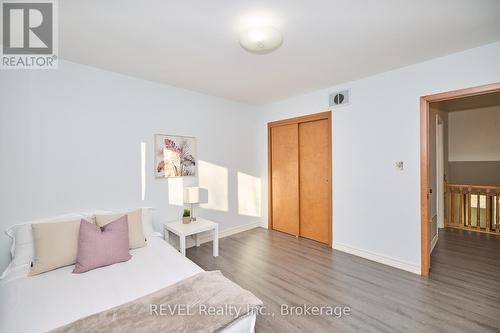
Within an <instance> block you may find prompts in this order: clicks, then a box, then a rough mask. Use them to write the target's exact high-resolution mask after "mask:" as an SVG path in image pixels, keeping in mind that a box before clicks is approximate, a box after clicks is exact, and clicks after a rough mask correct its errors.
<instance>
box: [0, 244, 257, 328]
mask: <svg viewBox="0 0 500 333" xmlns="http://www.w3.org/2000/svg"><path fill="white" fill-rule="evenodd" d="M130 253H131V254H132V256H133V257H132V259H131V260H129V261H127V262H124V263H119V264H115V265H111V266H107V267H102V268H99V269H95V270H92V271H89V272H87V273H84V274H72V273H71V272H72V269H73V267H74V266H67V267H63V268H59V269H56V270H53V271H50V272H47V273H44V274H40V275H36V276H32V277H28V276H27V275H28V272H29V266H24V267H18V268H15V269H13V270H10V271H9V272H8V274H6V276H5V277H4V278H3V279H2V280H0V332H16V333H22V332H30V333H31V332H47V331H50V330H52V329H56V328H58V327H61V326H63V325H66V324H69V323H71V322H73V321H75V320H78V319H80V318H83V317H86V316H89V315H92V314H95V313H99V312H101V311H105V310H107V309H110V308H112V307H115V306H117V305H120V304H123V303H126V302H129V301H132V300H135V299H137V298H140V297H142V296H144V295H147V294H150V293H152V292H155V291H157V290H160V289H162V288H165V287H167V286H170V285H173V284H175V283H177V282H179V281H182V280H184V279H186V278H188V277H191V276H193V275H195V274H197V273H199V272H202V271H203V270H202V269H201V268H200V267H199V266H197V265H196V264H195V263H193V262H192V261H190V260H189V259H187V258H185V257H184V256H182V255H181V254H180V253H179V252H178V251H177V250H176V249H174V248H173V247H172V246H171V245H169V244H167V243H166V242H165V241H164V240H163V239H162V238H161V237H158V236H149V237H148V238H147V246H146V247H143V248H139V249H135V250H131V252H130ZM255 320H256V316H255V314H250V315H248V316H246V317H242V318H240V319H238V320H235V321H234V322H232V323H231V324H230V325H229V326H227V327H225V328H224V329H223V330H222V331H223V332H224V333H240V332H253V331H254V327H255Z"/></svg>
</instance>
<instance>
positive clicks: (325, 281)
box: [187, 228, 500, 333]
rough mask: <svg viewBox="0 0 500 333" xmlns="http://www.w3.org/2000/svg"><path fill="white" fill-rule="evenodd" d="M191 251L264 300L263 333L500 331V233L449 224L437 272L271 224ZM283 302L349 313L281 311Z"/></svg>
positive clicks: (435, 262) (435, 256) (259, 328)
mask: <svg viewBox="0 0 500 333" xmlns="http://www.w3.org/2000/svg"><path fill="white" fill-rule="evenodd" d="M219 254H220V256H219V257H217V258H214V257H212V245H211V243H205V244H203V245H202V246H200V247H199V248H196V247H194V248H190V249H188V250H187V256H188V257H189V258H190V259H191V260H193V261H194V262H195V263H197V264H198V265H199V266H201V267H202V268H203V269H205V270H221V271H222V272H223V274H224V275H225V276H226V277H228V278H229V279H231V280H232V281H234V282H236V283H238V284H239V285H241V286H242V287H243V288H245V289H248V290H250V291H252V292H253V293H254V294H255V295H256V296H257V297H259V298H260V299H262V301H263V302H264V305H265V307H266V311H267V312H268V313H274V314H275V315H274V316H272V315H268V316H263V315H259V316H258V317H257V324H256V332H280V333H281V332H426V333H430V332H500V237H499V236H494V235H486V234H478V233H473V232H467V231H463V230H453V229H442V230H440V232H439V242H438V244H437V245H436V248H435V249H434V251H433V253H432V260H431V266H432V268H431V275H430V278H429V279H426V278H421V277H420V276H418V275H416V274H412V273H408V272H405V271H402V270H399V269H396V268H392V267H389V266H385V265H382V264H378V263H375V262H372V261H369V260H365V259H362V258H359V257H356V256H353V255H349V254H346V253H343V252H340V251H336V250H333V249H331V248H329V247H327V246H325V245H322V244H319V243H316V242H314V241H310V240H307V239H302V238H295V237H293V236H289V235H286V234H283V233H280V232H276V231H270V230H267V229H263V228H256V229H252V230H249V231H246V232H243V233H239V234H236V235H232V236H229V237H226V238H223V239H221V240H220V253H219ZM280 304H288V305H301V304H309V305H334V306H344V305H347V306H349V307H350V309H351V314H350V315H349V316H343V317H341V318H335V317H334V316H327V315H323V316H311V315H306V316H281V315H280Z"/></svg>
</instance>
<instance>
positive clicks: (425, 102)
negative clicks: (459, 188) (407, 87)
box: [420, 82, 500, 277]
mask: <svg viewBox="0 0 500 333" xmlns="http://www.w3.org/2000/svg"><path fill="white" fill-rule="evenodd" d="M495 92H500V82H497V83H492V84H487V85H483V86H477V87H472V88H466V89H460V90H453V91H448V92H443V93H438V94H432V95H427V96H421V97H420V204H421V207H420V261H421V264H420V269H421V273H420V274H421V275H422V276H424V277H427V276H429V270H430V265H431V230H430V215H431V211H430V202H429V200H430V195H429V194H430V192H429V191H430V173H429V171H430V158H429V157H430V156H429V120H430V119H429V118H430V112H429V104H430V103H433V102H440V101H446V100H450V99H456V98H462V97H469V96H477V95H485V94H489V93H495Z"/></svg>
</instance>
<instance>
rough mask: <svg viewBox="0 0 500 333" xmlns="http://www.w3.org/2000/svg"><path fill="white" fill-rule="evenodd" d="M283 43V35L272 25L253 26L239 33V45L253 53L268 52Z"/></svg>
mask: <svg viewBox="0 0 500 333" xmlns="http://www.w3.org/2000/svg"><path fill="white" fill-rule="evenodd" d="M281 44H283V36H282V35H281V32H280V31H279V30H278V29H275V28H273V27H254V28H250V29H247V30H244V31H243V32H242V33H240V45H241V46H242V47H243V48H244V49H245V50H247V51H248V52H251V53H255V54H266V53H270V52H272V51H274V50H276V49H277V48H279V47H280V46H281Z"/></svg>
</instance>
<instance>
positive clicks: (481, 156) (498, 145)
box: [448, 106, 500, 162]
mask: <svg viewBox="0 0 500 333" xmlns="http://www.w3.org/2000/svg"><path fill="white" fill-rule="evenodd" d="M448 119H449V120H448V121H449V131H448V137H449V138H448V145H449V149H448V150H449V161H450V162H456V161H500V106H492V107H487V108H481V109H474V110H467V111H457V112H450V113H449V115H448Z"/></svg>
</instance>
